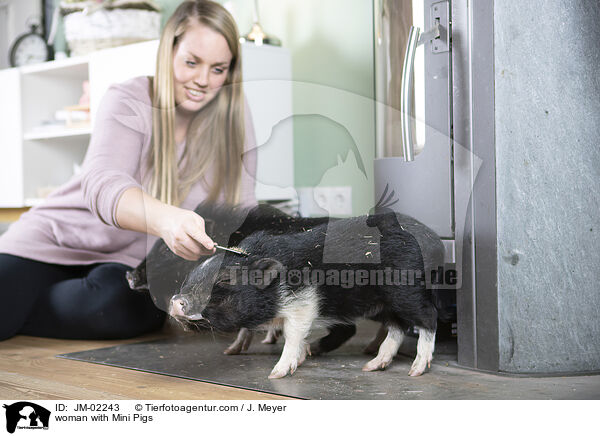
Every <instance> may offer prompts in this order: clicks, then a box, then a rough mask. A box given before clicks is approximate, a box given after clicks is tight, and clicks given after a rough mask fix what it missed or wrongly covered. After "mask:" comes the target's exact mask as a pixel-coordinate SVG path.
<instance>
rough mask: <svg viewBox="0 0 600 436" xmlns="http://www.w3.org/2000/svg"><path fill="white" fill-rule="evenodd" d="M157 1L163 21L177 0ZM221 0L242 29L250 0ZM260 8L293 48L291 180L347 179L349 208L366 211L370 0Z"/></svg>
mask: <svg viewBox="0 0 600 436" xmlns="http://www.w3.org/2000/svg"><path fill="white" fill-rule="evenodd" d="M159 3H160V4H161V6H162V7H163V11H164V16H163V23H164V21H166V19H167V17H168V16H169V15H170V14H171V13H172V12H173V11H174V10H175V8H176V7H177V5H178V4H179V3H181V1H179V0H159ZM220 3H221V4H224V5H226V6H228V7H231V8H232V12H233V15H234V17H235V19H236V21H237V23H238V27H239V31H240V34H242V35H243V34H245V33H247V32H248V31H249V30H250V28H251V25H252V10H253V3H254V2H253V1H250V0H230V1H224V0H220ZM259 7H260V21H261V24H262V26H263V29H264V30H265V32H267V33H268V34H272V35H275V36H277V37H278V38H279V39H280V40H281V42H282V45H283V46H284V47H286V48H287V49H289V50H290V52H291V55H292V78H293V80H294V86H293V102H294V104H293V107H294V113H295V114H302V116H297V117H295V118H294V147H295V149H294V159H295V185H296V187H304V186H317V185H321V186H352V197H353V213H354V214H362V213H366V212H368V210H369V208H370V207H371V206H372V205H373V173H372V171H373V168H372V167H373V163H372V162H373V156H374V138H375V131H374V129H375V127H374V105H373V98H374V86H373V80H374V78H373V20H372V16H373V5H372V0H353V1H352V2H349V1H348V0H326V1H323V0H303V1H298V0H260V1H259ZM311 114H312V115H311ZM351 150H354V152H350V153H349V151H351ZM361 160H362V163H363V165H364V166H363V168H364V169H365V171H366V174H365V173H363V171H362V170H361V169H360V166H361V163H360V161H361ZM357 161H358V162H357Z"/></svg>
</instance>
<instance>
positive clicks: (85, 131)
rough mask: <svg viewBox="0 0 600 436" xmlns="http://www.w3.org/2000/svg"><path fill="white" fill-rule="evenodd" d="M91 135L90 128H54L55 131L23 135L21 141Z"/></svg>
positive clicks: (49, 130)
mask: <svg viewBox="0 0 600 436" xmlns="http://www.w3.org/2000/svg"><path fill="white" fill-rule="evenodd" d="M91 133H92V128H91V127H85V128H79V129H76V128H67V127H60V128H56V129H48V130H45V131H44V130H40V131H33V132H28V133H26V134H25V135H23V139H24V140H26V141H32V140H43V139H56V138H71V137H74V136H86V135H91Z"/></svg>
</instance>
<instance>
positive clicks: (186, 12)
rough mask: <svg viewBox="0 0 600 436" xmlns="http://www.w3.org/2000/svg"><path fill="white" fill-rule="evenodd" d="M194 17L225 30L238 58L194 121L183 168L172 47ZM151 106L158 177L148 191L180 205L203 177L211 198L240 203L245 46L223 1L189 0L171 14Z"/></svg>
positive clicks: (152, 156) (151, 166)
mask: <svg viewBox="0 0 600 436" xmlns="http://www.w3.org/2000/svg"><path fill="white" fill-rule="evenodd" d="M192 20H196V22H198V23H200V24H203V25H205V26H207V27H208V28H210V29H212V30H214V31H216V32H218V33H220V34H221V35H223V37H224V38H225V40H226V41H227V44H228V46H229V50H230V51H231V54H232V55H233V58H232V60H231V64H230V66H229V69H228V73H227V79H226V80H225V83H224V84H223V87H222V88H221V90H220V91H219V92H218V94H217V95H216V96H215V97H214V99H213V100H212V101H210V102H209V103H207V105H206V106H205V107H203V108H202V109H201V110H200V111H198V113H197V114H196V115H195V116H194V118H193V119H192V121H191V122H190V125H189V127H188V132H187V137H186V145H185V150H184V152H183V155H182V157H181V161H182V162H183V161H186V164H185V167H184V168H179V167H178V165H179V164H178V162H177V153H176V147H175V93H174V84H173V50H174V47H175V45H176V44H177V41H178V40H179V39H180V38H181V37H182V36H183V34H184V33H185V31H186V30H187V28H188V26H189V25H190V22H192ZM152 106H153V112H152V148H151V152H150V153H149V154H148V158H147V168H148V170H149V172H151V173H152V175H153V177H152V179H151V181H150V184H149V187H148V190H149V194H150V195H152V196H153V197H155V198H158V199H159V200H161V201H162V202H164V203H167V204H172V205H176V206H179V205H180V204H181V202H183V200H184V199H185V198H186V197H187V195H188V193H189V191H190V188H191V187H192V185H193V184H194V183H195V182H196V181H198V180H199V179H200V178H203V179H204V180H203V181H204V183H205V187H206V188H207V190H208V198H207V200H211V201H216V200H217V199H218V197H219V195H220V194H221V192H223V197H224V200H225V202H227V203H230V204H235V203H237V202H238V201H239V198H240V180H241V175H242V153H243V151H244V140H245V132H244V94H243V89H242V66H241V48H240V43H239V34H238V30H237V26H236V24H235V21H234V19H233V17H232V16H231V15H230V14H229V12H227V10H226V9H225V8H223V7H222V6H221V5H220V4H218V3H215V2H213V1H209V0H193V1H185V2H183V3H181V5H179V7H178V8H177V9H176V10H175V12H174V13H173V15H172V16H171V17H170V18H169V20H168V21H167V23H166V25H165V28H164V30H163V32H162V36H161V38H160V44H159V48H158V58H157V61H156V75H155V76H154V83H153V95H152ZM209 169H212V170H213V171H214V177H212V180H210V181H209V180H207V178H206V175H207V171H208V170H209ZM209 183H210V185H209Z"/></svg>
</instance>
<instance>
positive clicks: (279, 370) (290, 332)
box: [269, 298, 318, 378]
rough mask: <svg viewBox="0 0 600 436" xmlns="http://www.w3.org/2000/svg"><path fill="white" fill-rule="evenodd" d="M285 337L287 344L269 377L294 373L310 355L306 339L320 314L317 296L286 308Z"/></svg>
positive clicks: (279, 376)
mask: <svg viewBox="0 0 600 436" xmlns="http://www.w3.org/2000/svg"><path fill="white" fill-rule="evenodd" d="M284 311H285V315H284V320H283V337H284V339H285V345H284V346H283V352H282V353H281V357H280V359H279V361H278V362H277V365H275V367H274V368H273V371H271V374H270V375H269V378H281V377H285V376H286V375H287V374H288V373H290V374H293V373H294V371H296V368H298V365H300V364H301V363H302V362H304V359H305V358H306V354H307V353H308V354H309V355H310V347H309V346H308V344H307V343H306V341H305V339H306V337H307V336H308V334H309V333H310V327H311V325H312V323H313V321H314V320H315V319H316V317H317V315H318V309H317V300H316V298H308V299H307V300H305V301H302V302H299V303H298V304H296V305H295V307H294V306H292V307H288V308H285V309H284Z"/></svg>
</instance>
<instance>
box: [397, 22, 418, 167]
mask: <svg viewBox="0 0 600 436" xmlns="http://www.w3.org/2000/svg"><path fill="white" fill-rule="evenodd" d="M420 32H421V30H420V29H419V28H418V27H415V26H411V27H410V32H409V33H408V42H407V43H406V53H405V54H404V65H403V66H402V86H401V89H400V127H401V128H402V150H403V151H404V160H405V161H407V162H410V161H413V160H414V159H415V156H414V144H413V137H412V136H413V135H412V128H411V125H410V114H411V112H412V95H411V92H410V91H411V90H412V84H413V72H414V69H415V51H416V50H417V43H418V42H419V33H420Z"/></svg>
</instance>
